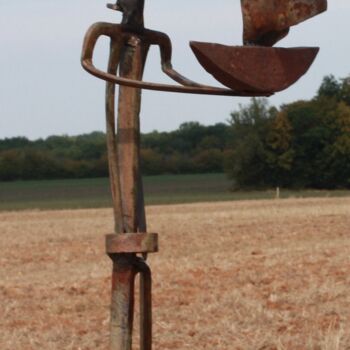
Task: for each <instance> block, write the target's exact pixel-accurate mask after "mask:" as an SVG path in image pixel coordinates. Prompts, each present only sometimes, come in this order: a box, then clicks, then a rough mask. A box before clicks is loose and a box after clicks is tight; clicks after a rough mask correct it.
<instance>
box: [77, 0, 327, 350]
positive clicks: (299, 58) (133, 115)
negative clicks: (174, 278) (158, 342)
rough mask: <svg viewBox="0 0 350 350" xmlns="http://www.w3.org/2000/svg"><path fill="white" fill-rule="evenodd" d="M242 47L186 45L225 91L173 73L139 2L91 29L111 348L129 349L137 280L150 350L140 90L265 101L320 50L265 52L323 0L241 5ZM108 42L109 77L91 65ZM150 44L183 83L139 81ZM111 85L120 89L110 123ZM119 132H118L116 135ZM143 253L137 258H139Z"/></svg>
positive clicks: (321, 7) (122, 3) (151, 245)
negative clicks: (109, 205)
mask: <svg viewBox="0 0 350 350" xmlns="http://www.w3.org/2000/svg"><path fill="white" fill-rule="evenodd" d="M241 5H242V13H243V20H244V35H243V36H244V46H224V45H219V44H213V43H199V42H191V43H190V45H191V48H192V50H193V51H194V53H195V55H196V57H197V58H198V60H199V62H200V63H201V64H202V65H203V67H204V68H205V69H206V70H207V71H208V72H209V73H211V74H212V75H213V76H214V77H215V78H216V79H217V80H218V81H220V82H221V83H222V84H224V85H225V86H227V87H228V88H222V87H213V86H206V85H202V84H199V83H196V82H194V81H192V80H190V79H188V78H186V77H184V76H182V75H181V74H179V73H178V72H177V71H176V70H174V69H173V67H172V63H171V57H172V46H171V41H170V38H169V37H168V36H167V35H166V34H165V33H161V32H157V31H154V30H150V29H146V28H145V26H144V18H143V11H144V0H118V1H117V2H116V3H115V4H109V5H107V7H108V8H110V9H112V10H116V11H121V12H122V22H121V24H112V23H96V24H94V25H92V26H91V27H90V29H89V30H88V32H87V34H86V36H85V40H84V44H83V52H82V58H81V62H82V66H83V67H84V69H85V70H87V71H88V72H89V73H91V74H92V75H94V76H96V77H98V78H101V79H103V80H105V81H106V82H107V84H106V123H107V150H108V161H109V172H110V187H111V193H112V198H113V212H114V222H115V228H114V233H113V234H110V235H107V236H106V252H107V254H108V255H109V256H110V257H111V259H112V261H113V274H112V301H111V321H110V334H111V335H110V349H111V350H131V348H132V331H133V315H134V283H135V277H136V275H137V274H139V275H140V309H141V310H140V323H141V324H140V333H141V334H140V349H141V350H151V348H152V307H151V303H152V297H151V270H150V268H149V267H148V265H147V264H146V258H147V254H148V253H153V252H157V251H158V235H157V234H155V233H153V234H152V233H147V225H146V216H145V208H144V197H143V188H142V179H141V172H140V121H139V116H140V107H141V89H149V90H159V91H168V92H179V93H192V94H205V95H224V96H225V95H226V96H269V95H272V94H273V93H275V92H277V91H280V90H283V89H285V88H287V87H288V86H290V85H291V84H293V83H294V82H296V81H297V80H298V79H299V78H300V77H301V76H302V75H303V74H305V73H306V71H307V70H308V68H309V67H310V65H311V64H312V62H313V61H314V59H315V57H316V55H317V52H318V48H292V49H282V48H273V47H270V46H272V45H273V44H275V43H276V42H277V41H278V40H280V39H281V38H283V37H284V36H285V35H287V33H288V31H289V27H290V26H292V25H295V24H297V23H300V22H301V21H304V20H306V19H308V18H310V17H312V16H314V15H317V14H319V13H321V12H322V11H325V10H326V7H327V2H326V0H280V1H275V0H241ZM102 35H104V36H107V37H109V38H110V39H111V43H110V56H109V63H108V70H107V72H104V71H101V70H99V69H97V68H96V67H95V66H94V64H93V53H94V48H95V45H96V42H97V40H98V39H99V38H100V37H101V36H102ZM151 45H157V46H159V49H160V56H161V66H162V70H163V72H164V73H165V74H167V75H168V76H169V77H170V78H172V79H173V80H175V81H176V82H177V83H179V84H180V85H167V84H158V83H151V82H144V81H143V80H142V75H143V71H144V66H145V63H146V58H147V53H148V50H149V48H150V46H151ZM115 84H118V85H120V88H119V98H118V119H117V125H116V122H115ZM116 129H117V130H116ZM141 254H142V256H140V255H141Z"/></svg>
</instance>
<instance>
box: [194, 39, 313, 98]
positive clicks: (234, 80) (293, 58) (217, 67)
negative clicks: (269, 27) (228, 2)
mask: <svg viewBox="0 0 350 350" xmlns="http://www.w3.org/2000/svg"><path fill="white" fill-rule="evenodd" d="M190 46H191V48H192V50H193V52H194V54H195V55H196V57H197V59H198V61H199V62H200V64H201V65H202V66H203V67H204V68H205V70H206V71H207V72H208V73H210V74H212V75H213V76H214V77H215V78H216V79H217V80H218V81H219V82H220V83H222V84H223V85H225V86H227V87H229V88H230V89H232V90H236V91H247V92H270V93H274V92H278V91H282V90H284V89H287V88H288V87H289V86H291V85H292V84H294V83H295V82H296V81H297V80H299V79H300V78H301V77H302V76H303V75H304V74H305V73H306V72H307V71H308V69H309V68H310V66H311V65H312V63H313V61H314V60H315V58H316V56H317V53H318V51H319V48H317V47H295V48H278V47H263V46H226V45H221V44H215V43H205V42H196V41H191V43H190Z"/></svg>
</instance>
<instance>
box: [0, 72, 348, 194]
mask: <svg viewBox="0 0 350 350" xmlns="http://www.w3.org/2000/svg"><path fill="white" fill-rule="evenodd" d="M105 142H106V141H105V134H104V133H102V132H93V133H91V134H86V135H80V136H74V137H73V136H51V137H48V138H46V139H39V140H35V141H31V140H28V139H27V138H25V137H15V138H9V139H4V140H0V181H11V180H34V179H35V180H39V179H63V178H89V177H90V178H91V177H105V176H108V165H107V155H106V144H105ZM141 164H142V171H143V174H145V175H160V174H190V173H210V172H226V173H227V174H228V176H230V177H231V178H232V179H233V182H234V184H235V186H236V187H239V188H257V187H261V188H264V187H271V186H281V187H295V188H305V187H307V188H349V187H350V79H349V78H346V79H338V80H337V79H335V78H334V77H333V76H328V77H325V78H324V80H323V82H322V84H321V86H320V88H319V90H318V92H317V94H316V96H315V97H314V98H312V99H311V100H307V101H306V100H303V101H297V102H294V103H290V104H285V105H282V106H281V107H280V108H276V107H273V106H269V104H268V102H267V100H266V99H257V98H253V99H251V101H250V103H249V104H248V105H246V106H241V107H240V109H239V110H238V111H235V112H233V113H232V114H231V116H230V119H229V120H228V123H226V124H225V123H218V124H215V125H212V126H204V125H201V124H200V123H197V122H188V123H184V124H182V125H181V126H180V127H179V128H178V129H177V130H175V131H172V132H157V131H153V132H151V133H147V134H143V135H142V136H141Z"/></svg>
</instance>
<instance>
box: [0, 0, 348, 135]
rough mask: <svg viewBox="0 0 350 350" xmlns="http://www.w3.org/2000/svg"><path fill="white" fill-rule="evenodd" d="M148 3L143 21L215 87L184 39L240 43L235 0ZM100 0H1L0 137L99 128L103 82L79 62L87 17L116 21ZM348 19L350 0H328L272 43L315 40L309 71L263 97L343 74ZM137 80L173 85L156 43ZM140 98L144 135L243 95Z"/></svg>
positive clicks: (101, 51) (218, 116) (204, 117)
mask: <svg viewBox="0 0 350 350" xmlns="http://www.w3.org/2000/svg"><path fill="white" fill-rule="evenodd" d="M107 1H108V0H107ZM145 2H146V4H145V22H146V23H145V24H146V26H147V27H148V28H150V29H155V30H160V31H164V32H166V33H167V34H168V35H169V36H170V37H171V39H172V42H173V66H174V68H175V69H177V70H178V71H180V72H181V73H182V74H183V75H185V76H187V77H188V78H190V79H192V80H196V81H198V82H201V83H204V84H214V85H219V83H217V82H216V81H215V80H214V79H213V78H212V77H211V76H210V75H209V74H208V73H206V72H205V71H204V69H203V68H202V67H201V66H200V65H199V63H198V62H197V60H196V59H195V57H194V55H193V54H192V51H191V49H190V48H189V46H188V42H189V41H190V40H197V41H207V42H217V43H222V44H227V45H241V43H242V39H241V37H242V18H241V12H240V11H241V10H240V1H239V0H215V1H213V0H177V1H173V0H146V1H145ZM105 4H106V1H102V0H69V1H67V0H60V1H57V0H17V1H10V0H0V50H1V51H0V139H2V138H6V137H14V136H25V137H28V138H30V139H37V138H45V137H47V136H49V135H78V134H82V133H89V132H92V131H96V130H99V131H104V129H105V125H104V82H103V81H101V80H98V79H96V78H94V77H92V76H91V75H89V74H87V73H86V72H85V71H83V69H82V68H81V66H80V62H79V59H80V51H81V45H82V40H83V37H84V34H85V32H86V30H87V29H88V27H89V26H90V25H91V24H93V23H94V22H99V21H106V22H114V23H118V22H119V21H120V14H119V13H117V12H115V11H111V10H109V9H107V8H106V7H105ZM349 19H350V1H349V0H329V9H328V12H326V13H324V14H321V15H319V16H317V17H314V18H312V19H310V20H308V21H307V22H304V23H302V24H300V25H298V26H295V27H293V28H292V29H291V32H290V34H289V36H288V37H287V38H285V39H283V40H282V41H280V42H279V43H278V44H277V46H280V47H294V46H319V47H321V51H320V53H319V56H318V57H317V59H316V61H315V63H314V65H313V66H312V68H311V69H310V71H309V72H308V74H307V75H305V76H304V77H303V78H302V79H301V80H300V81H299V82H298V83H296V84H295V85H294V86H292V87H291V88H289V89H288V90H286V91H284V92H281V93H278V94H276V95H275V96H273V97H271V98H269V102H270V104H272V105H275V106H280V105H281V104H283V103H289V102H292V101H295V100H298V99H309V98H312V97H313V96H314V95H315V93H316V92H317V89H318V87H319V85H320V83H321V82H322V79H323V77H324V76H325V75H329V74H333V75H335V76H336V77H337V78H341V77H346V76H348V75H349V74H350V64H349V61H350V60H349V59H350V40H349V39H348V33H349V27H348V26H349V25H348V23H349ZM108 50H109V47H108V41H107V39H101V40H100V42H99V43H98V45H97V51H96V54H95V62H96V65H97V66H99V67H101V68H103V67H105V66H106V62H107V57H108ZM144 79H145V80H148V81H154V82H167V83H171V81H170V80H169V79H168V78H167V77H166V76H164V75H163V73H162V72H161V70H160V62H159V52H158V50H157V49H156V48H152V49H151V51H150V54H149V57H148V60H147V67H146V71H145V76H144ZM142 101H143V104H142V112H141V127H142V132H150V131H153V130H158V131H170V130H174V129H176V128H178V126H179V125H180V124H181V123H184V122H187V121H198V122H200V123H202V124H204V125H211V124H215V123H219V122H225V121H227V120H228V119H229V116H230V112H232V111H234V110H237V109H238V108H239V105H240V104H241V105H244V104H247V103H248V102H249V99H247V98H237V97H213V96H195V95H184V94H175V93H163V92H154V91H144V92H143V97H142Z"/></svg>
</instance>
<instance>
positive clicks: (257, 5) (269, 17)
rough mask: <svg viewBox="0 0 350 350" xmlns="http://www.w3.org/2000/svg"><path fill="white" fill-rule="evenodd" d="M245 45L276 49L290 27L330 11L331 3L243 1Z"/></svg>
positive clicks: (319, 1) (272, 0)
mask: <svg viewBox="0 0 350 350" xmlns="http://www.w3.org/2000/svg"><path fill="white" fill-rule="evenodd" d="M241 6H242V14H243V25H244V29H243V42H244V44H253V45H263V46H273V45H274V44H275V43H276V42H277V41H279V40H281V39H282V38H283V37H285V36H286V35H287V34H288V31H289V28H290V27H291V26H294V25H296V24H298V23H300V22H303V21H305V20H307V19H309V18H311V17H313V16H316V15H318V14H320V13H321V12H324V11H326V10H327V0H241Z"/></svg>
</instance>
